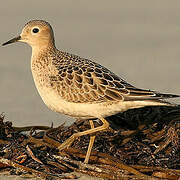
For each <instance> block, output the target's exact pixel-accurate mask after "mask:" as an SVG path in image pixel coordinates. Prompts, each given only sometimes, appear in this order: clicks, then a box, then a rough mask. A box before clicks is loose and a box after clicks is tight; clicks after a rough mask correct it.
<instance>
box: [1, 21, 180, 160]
mask: <svg viewBox="0 0 180 180" xmlns="http://www.w3.org/2000/svg"><path fill="white" fill-rule="evenodd" d="M17 41H18V42H25V43H27V44H29V45H30V46H31V47H32V56H31V70H32V74H33V78H34V82H35V85H36V87H37V90H38V92H39V94H40V96H41V98H42V99H43V101H44V103H45V104H46V105H47V106H48V107H49V108H50V109H52V110H53V111H56V112H59V113H63V114H66V115H69V116H72V117H75V118H79V119H95V118H96V119H99V120H101V121H102V123H103V125H102V126H99V127H96V128H91V129H89V130H86V131H83V132H78V133H75V134H73V135H72V136H71V137H70V138H68V139H67V140H66V141H65V142H63V143H62V144H61V145H60V147H59V150H63V149H64V148H67V147H69V146H70V145H71V144H72V143H73V141H74V139H75V138H77V137H80V136H83V135H88V134H92V133H96V132H99V131H102V130H106V129H107V128H108V127H109V123H108V122H107V121H106V120H105V118H106V117H107V116H111V115H114V114H116V113H119V112H123V111H126V110H128V109H133V108H140V107H144V106H159V105H165V106H169V105H171V104H170V103H168V102H165V101H163V99H166V98H175V97H179V96H178V95H173V94H162V93H158V92H156V91H151V90H144V89H140V88H136V87H134V86H132V85H131V84H129V83H127V82H126V81H124V80H123V79H121V78H120V77H118V76H117V75H115V74H114V73H113V72H111V71H110V70H108V69H107V68H105V67H103V66H102V65H100V64H98V63H96V62H94V61H91V60H88V59H85V58H81V57H79V56H77V55H73V54H70V53H67V52H63V51H60V50H58V49H57V48H56V47H55V40H54V33H53V29H52V27H51V25H50V24H49V23H48V22H46V21H43V20H32V21H30V22H28V23H27V24H26V25H25V26H24V28H23V30H22V32H21V34H20V35H19V36H17V37H15V38H13V39H11V40H9V41H8V42H6V43H4V44H3V46H4V45H7V44H10V43H14V42H17ZM93 142H94V140H93V138H92V140H91V139H90V143H89V148H88V151H87V154H86V159H85V162H86V163H88V160H89V155H90V152H91V148H92V146H93Z"/></svg>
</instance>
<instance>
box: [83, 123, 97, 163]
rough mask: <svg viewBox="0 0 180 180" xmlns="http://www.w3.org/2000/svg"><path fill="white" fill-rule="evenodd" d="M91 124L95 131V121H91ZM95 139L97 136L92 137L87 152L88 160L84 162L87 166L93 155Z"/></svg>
mask: <svg viewBox="0 0 180 180" xmlns="http://www.w3.org/2000/svg"><path fill="white" fill-rule="evenodd" d="M89 123H90V126H91V129H93V128H94V123H93V121H92V120H90V121H89ZM95 137H96V136H95V135H94V136H90V141H89V146H88V150H87V153H86V158H85V160H84V163H86V164H88V161H89V157H90V154H91V150H92V147H93V144H94V140H95Z"/></svg>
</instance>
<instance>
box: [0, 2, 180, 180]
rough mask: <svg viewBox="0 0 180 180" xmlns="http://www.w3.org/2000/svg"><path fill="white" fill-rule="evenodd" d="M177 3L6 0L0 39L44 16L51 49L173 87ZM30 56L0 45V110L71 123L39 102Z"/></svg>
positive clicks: (178, 44)
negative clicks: (50, 34)
mask: <svg viewBox="0 0 180 180" xmlns="http://www.w3.org/2000/svg"><path fill="white" fill-rule="evenodd" d="M179 6H180V1H173V2H170V1H168V0H159V1H144V0H134V1H130V0H126V1H123V0H113V1H105V0H98V1H96V0H91V1H87V0H76V1H74V0H61V1H59V0H54V1H53V3H52V2H51V1H43V0H39V1H26V2H25V1H24V0H19V1H12V0H6V1H2V2H1V6H0V22H1V28H0V43H3V42H5V41H7V40H9V39H11V38H12V37H14V36H17V35H18V34H19V33H20V32H21V29H22V27H23V26H24V24H25V23H26V22H27V21H29V20H31V19H44V20H47V21H49V22H50V23H51V25H52V26H53V28H54V31H55V36H56V45H57V47H58V48H59V49H61V50H64V51H68V52H71V53H74V54H77V55H80V56H82V57H86V58H90V59H92V60H95V61H97V62H99V63H100V64H102V65H104V66H106V67H108V68H109V69H111V70H112V71H114V72H115V73H116V74H118V75H120V76H122V77H123V78H124V79H126V80H127V81H128V82H130V83H132V84H133V85H135V86H137V87H141V88H147V89H153V90H158V91H160V92H167V93H175V94H180V83H179V76H180V71H179V69H180V62H179V59H180V20H179V17H180V11H179ZM30 57H31V48H30V47H28V46H27V45H25V44H22V43H17V44H14V45H11V46H7V47H0V86H1V88H0V112H5V114H6V120H10V121H13V123H14V125H15V126H25V125H26V126H27V125H50V124H51V123H52V122H53V123H54V125H55V126H57V125H59V124H61V123H63V122H67V123H71V122H72V118H69V117H66V116H63V115H59V114H57V113H54V112H51V111H50V110H49V109H48V108H47V107H46V106H45V105H44V103H43V102H42V100H41V98H40V96H39V95H38V93H37V90H36V88H35V86H34V83H33V79H32V75H31V71H30ZM176 102H177V103H180V99H177V100H176ZM0 179H2V178H0Z"/></svg>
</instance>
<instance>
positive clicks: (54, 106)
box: [37, 87, 163, 119]
mask: <svg viewBox="0 0 180 180" xmlns="http://www.w3.org/2000/svg"><path fill="white" fill-rule="evenodd" d="M37 88H38V91H39V94H40V96H41V98H42V99H43V101H44V103H45V104H46V105H47V106H48V107H49V108H50V109H51V110H53V111H55V112H58V113H62V114H65V115H69V116H72V117H76V118H81V119H89V118H100V117H107V116H111V115H114V114H117V113H119V112H123V111H126V110H128V109H133V108H139V107H143V106H148V105H149V106H150V105H152V106H153V105H163V103H159V104H158V103H157V102H152V101H111V102H101V103H96V102H94V103H88V102H86V103H74V102H68V101H65V100H64V99H63V98H62V97H61V96H60V95H59V94H58V93H57V92H56V91H55V90H54V89H51V88H46V87H41V88H39V87H37Z"/></svg>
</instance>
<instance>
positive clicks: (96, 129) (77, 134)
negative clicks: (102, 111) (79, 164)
mask: <svg viewBox="0 0 180 180" xmlns="http://www.w3.org/2000/svg"><path fill="white" fill-rule="evenodd" d="M99 119H100V120H101V121H102V122H103V125H102V126H100V127H96V128H92V129H89V130H86V131H83V132H78V133H75V134H73V135H72V136H71V137H70V138H68V139H67V140H66V141H64V142H63V143H62V144H61V145H60V146H59V147H58V149H59V150H60V151H61V150H63V149H65V148H68V147H69V146H71V144H72V143H73V141H74V140H75V139H76V138H78V137H80V136H84V135H88V134H92V133H96V132H99V131H103V130H106V129H107V128H108V127H109V123H108V122H107V121H106V120H105V119H104V118H99ZM90 143H92V142H90Z"/></svg>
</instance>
